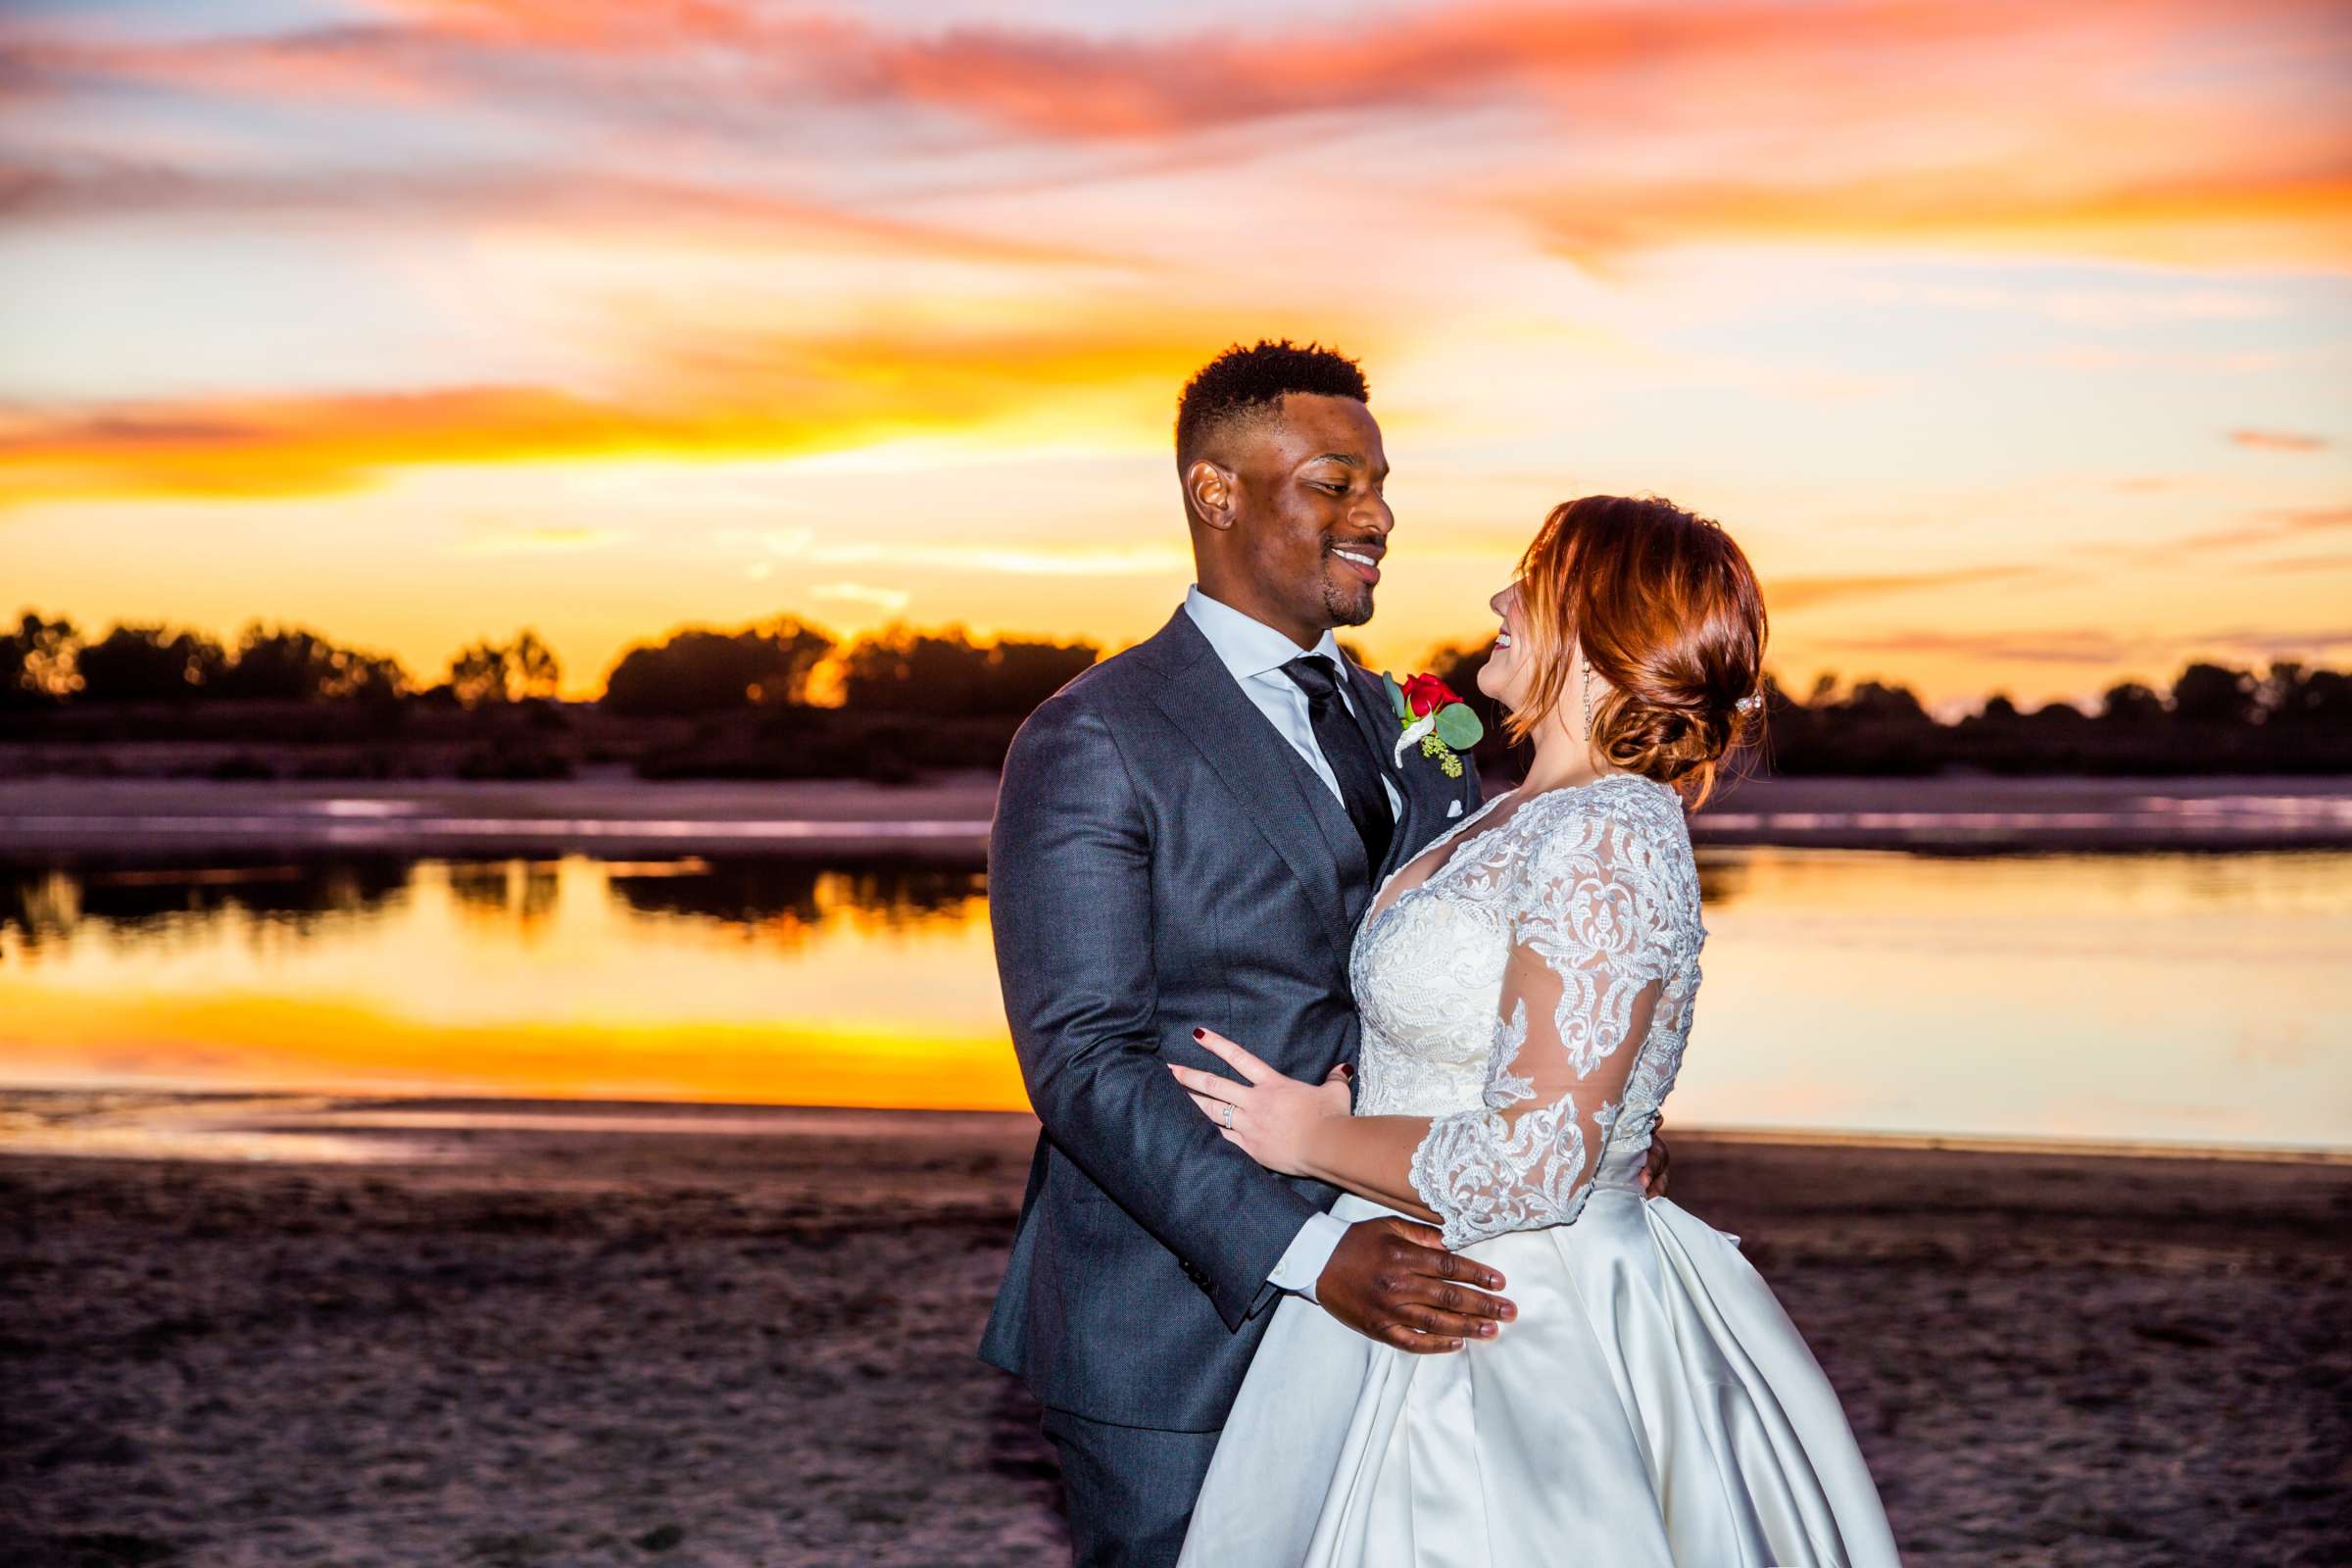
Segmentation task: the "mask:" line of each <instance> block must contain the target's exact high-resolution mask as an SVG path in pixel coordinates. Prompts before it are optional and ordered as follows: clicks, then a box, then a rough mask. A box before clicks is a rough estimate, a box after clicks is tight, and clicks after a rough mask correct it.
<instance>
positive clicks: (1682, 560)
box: [1503, 496, 1767, 807]
mask: <svg viewBox="0 0 2352 1568" xmlns="http://www.w3.org/2000/svg"><path fill="white" fill-rule="evenodd" d="M1519 604H1520V612H1521V613H1522V614H1523V615H1525V616H1526V618H1527V620H1528V622H1529V625H1530V627H1531V629H1532V630H1533V631H1534V632H1535V634H1536V635H1535V643H1536V649H1535V663H1534V666H1533V669H1532V671H1531V680H1530V682H1529V685H1528V690H1527V700H1526V702H1525V703H1524V704H1522V705H1521V706H1520V707H1518V708H1517V709H1515V710H1513V711H1512V712H1511V713H1510V714H1509V715H1508V717H1507V718H1505V720H1504V724H1503V727H1504V728H1505V730H1507V731H1508V732H1509V734H1510V737H1511V739H1512V740H1514V741H1518V740H1524V739H1525V738H1526V737H1527V735H1528V734H1529V732H1531V731H1532V730H1534V728H1535V727H1536V725H1537V724H1538V723H1539V722H1541V721H1542V719H1543V717H1544V714H1546V713H1548V712H1550V711H1552V709H1553V708H1554V707H1555V706H1556V705H1558V704H1560V703H1569V704H1575V703H1579V702H1581V701H1582V694H1581V693H1579V692H1577V691H1575V690H1572V689H1571V684H1570V675H1571V673H1572V671H1573V670H1574V668H1575V663H1576V659H1575V650H1576V648H1577V646H1578V645H1579V644H1580V643H1581V644H1582V645H1583V647H1584V650H1585V658H1586V659H1587V660H1589V661H1590V662H1592V665H1593V671H1594V673H1595V674H1597V675H1598V676H1599V677H1600V678H1601V679H1602V680H1605V681H1607V682H1608V683H1609V686H1610V687H1611V688H1612V689H1611V690H1610V691H1608V692H1607V693H1606V694H1605V695H1600V696H1598V697H1597V698H1596V700H1595V701H1594V702H1593V753H1594V755H1595V756H1597V757H1599V758H1601V759H1603V760H1606V761H1607V762H1608V763H1609V764H1610V765H1611V766H1614V767H1620V768H1624V769H1625V770H1627V771H1628V772H1633V773H1640V774H1642V776H1644V777H1646V778H1653V779H1656V780H1657V781H1658V782H1659V783H1661V784H1670V785H1672V786H1674V787H1675V788H1676V789H1678V790H1680V791H1681V792H1682V794H1683V796H1684V798H1685V799H1686V800H1687V801H1689V802H1690V804H1691V805H1692V806H1694V807H1695V806H1697V805H1700V804H1702V803H1703V802H1704V801H1705V800H1706V798H1707V795H1708V794H1709V792H1710V791H1712V790H1713V789H1714V787H1715V780H1716V773H1717V770H1718V769H1719V768H1720V767H1721V766H1722V764H1723V760H1724V758H1725V756H1726V755H1727V754H1729V753H1730V752H1731V751H1732V750H1733V748H1735V747H1738V746H1741V745H1745V744H1747V743H1749V742H1751V741H1752V740H1754V739H1755V737H1756V736H1757V735H1758V733H1759V732H1760V731H1761V729H1762V726H1763V719H1764V703H1763V698H1762V696H1761V695H1760V693H1759V686H1760V683H1761V682H1762V679H1763V675H1764V639H1765V634H1766V629H1767V628H1766V623H1765V617H1764V596H1763V594H1762V593H1761V592H1760V591H1759V590H1758V589H1757V587H1756V575H1755V572H1754V571H1753V570H1751V569H1750V568H1749V566H1748V564H1747V557H1746V556H1745V555H1744V554H1742V553H1741V551H1740V547H1739V546H1738V545H1737V544H1735V543H1733V542H1732V536H1731V535H1730V534H1728V533H1725V532H1724V531H1723V527H1722V525H1721V524H1719V523H1716V522H1712V521H1710V520H1709V519H1707V518H1705V517H1701V516H1698V515H1695V514H1693V513H1689V512H1685V511H1684V510H1683V509H1682V508H1680V507H1678V506H1675V505H1674V504H1673V503H1672V502H1668V501H1660V500H1655V499H1633V498H1628V497H1624V496H1586V497H1585V498H1583V499H1582V500H1579V501H1571V502H1568V503H1567V504H1566V505H1564V506H1560V507H1555V508H1553V509H1552V513H1551V515H1550V516H1548V517H1545V518H1544V526H1543V528H1542V529H1540V530H1539V531H1538V532H1537V534H1536V537H1535V541H1534V542H1533V543H1532V544H1530V545H1529V546H1528V547H1527V553H1526V554H1525V555H1524V556H1522V557H1520V560H1519ZM1569 711H1570V713H1571V715H1572V722H1571V728H1574V727H1575V724H1574V718H1573V715H1576V714H1577V712H1578V710H1576V709H1574V708H1571V709H1570V710H1569Z"/></svg>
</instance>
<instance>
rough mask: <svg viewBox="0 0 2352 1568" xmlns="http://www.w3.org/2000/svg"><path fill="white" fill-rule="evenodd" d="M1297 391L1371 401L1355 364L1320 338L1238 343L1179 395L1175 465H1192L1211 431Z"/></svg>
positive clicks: (1265, 409) (1259, 412) (1270, 406)
mask: <svg viewBox="0 0 2352 1568" xmlns="http://www.w3.org/2000/svg"><path fill="white" fill-rule="evenodd" d="M1293 392H1307V393H1313V394H1315V395H1317V396H1321V397H1332V398H1353V399H1355V401H1356V402H1358V403H1369V402H1371V401H1372V397H1371V388H1370V387H1368V386H1366V385H1365V384H1364V372H1363V371H1362V370H1361V369H1359V368H1357V367H1356V363H1355V362H1354V361H1353V360H1351V359H1349V358H1348V356H1346V355H1345V354H1341V353H1339V352H1338V351H1336V350H1333V349H1327V348H1325V347H1323V345H1322V344H1320V343H1309V344H1308V345H1306V347H1304V348H1300V347H1299V345H1298V344H1296V343H1294V342H1292V341H1291V340H1290V339H1289V338H1287V337H1286V338H1283V339H1282V340H1281V341H1279V342H1268V341H1267V340H1266V339H1264V338H1260V339H1258V340H1257V341H1256V342H1255V343H1252V344H1251V345H1250V347H1248V348H1244V347H1242V346H1241V345H1240V344H1239V343H1236V344H1235V345H1234V346H1233V347H1231V348H1229V349H1227V350H1226V351H1225V352H1224V353H1222V354H1220V355H1218V356H1217V357H1216V358H1215V359H1213V360H1211V361H1209V362H1208V363H1207V364H1206V365H1204V366H1202V367H1201V369H1200V371H1199V373H1197V374H1196V375H1194V377H1193V378H1192V379H1191V380H1190V381H1187V382H1186V383H1185V384H1184V396H1183V397H1181V398H1179V399H1177V400H1176V465H1177V466H1178V467H1179V468H1182V467H1187V466H1191V464H1192V461H1193V459H1194V458H1196V457H1198V456H1199V455H1200V452H1201V443H1202V441H1203V440H1205V439H1206V438H1207V437H1208V436H1209V435H1210V434H1211V433H1212V432H1214V431H1215V430H1217V429H1219V428H1221V427H1222V426H1224V425H1226V424H1228V423H1231V422H1233V421H1236V420H1240V419H1246V418H1250V417H1254V416H1257V415H1262V414H1267V413H1271V412H1272V411H1273V410H1274V408H1275V407H1276V406H1277V405H1279V404H1280V403H1281V402H1282V400H1283V399H1284V398H1285V397H1287V396H1289V395H1290V394H1291V393H1293Z"/></svg>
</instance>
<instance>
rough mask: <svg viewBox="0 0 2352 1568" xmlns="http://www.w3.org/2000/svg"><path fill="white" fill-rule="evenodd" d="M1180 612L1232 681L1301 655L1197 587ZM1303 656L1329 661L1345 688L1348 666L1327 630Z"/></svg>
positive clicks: (1272, 631)
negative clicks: (1210, 649)
mask: <svg viewBox="0 0 2352 1568" xmlns="http://www.w3.org/2000/svg"><path fill="white" fill-rule="evenodd" d="M1184 613H1186V614H1188V615H1190V616H1192V617H1193V624H1194V625H1196V626H1198V627H1200V628H1201V636H1203V637H1206V638H1207V639H1208V646H1209V647H1210V648H1212V649H1214V650H1215V651H1216V655H1217V658H1218V659H1219V660H1220V661H1221V662H1223V663H1224V665H1225V667H1226V668H1227V669H1229V670H1231V671H1233V678H1234V679H1235V680H1249V679H1250V678H1251V677H1252V676H1257V675H1267V674H1271V673H1273V672H1274V671H1275V670H1278V669H1280V668H1281V667H1282V666H1283V665H1285V664H1287V663H1289V662H1291V661H1292V660H1294V659H1297V658H1298V657H1299V654H1300V652H1301V651H1302V650H1301V649H1300V648H1299V645H1298V644H1297V643H1295V642H1293V641H1291V640H1290V639H1289V638H1288V637H1285V636H1284V635H1283V634H1282V633H1280V632H1278V631H1276V630H1275V629H1274V628H1273V627H1271V626H1269V625H1267V624H1266V623H1265V622H1264V621H1262V620H1259V619H1257V618H1255V617H1254V616H1250V615H1245V614H1243V613H1241V612H1240V611H1238V610H1236V609H1234V608H1233V607H1232V606H1231V605H1228V604H1224V603H1221V602H1219V601H1218V600H1214V599H1211V598H1209V597H1208V595H1206V594H1204V593H1202V592H1201V589H1200V586H1199V585H1198V584H1196V585H1194V586H1193V587H1191V588H1188V589H1186V590H1185V593H1184ZM1303 652H1306V653H1310V654H1321V655H1322V656H1323V657H1324V658H1325V659H1328V660H1330V661H1331V664H1332V668H1333V669H1334V670H1336V671H1337V672H1338V674H1339V677H1340V681H1341V683H1342V684H1343V685H1345V684H1346V682H1347V680H1348V662H1347V660H1345V659H1344V658H1342V657H1341V656H1340V643H1339V639H1338V638H1337V637H1335V636H1333V635H1332V633H1331V629H1330V628H1329V627H1325V628H1324V631H1323V637H1322V640H1321V641H1319V642H1317V643H1316V644H1315V646H1314V647H1312V648H1309V649H1305V650H1303Z"/></svg>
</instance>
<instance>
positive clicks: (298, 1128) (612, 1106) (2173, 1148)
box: [0, 1083, 2352, 1166]
mask: <svg viewBox="0 0 2352 1568" xmlns="http://www.w3.org/2000/svg"><path fill="white" fill-rule="evenodd" d="M1036 1129H1037V1118H1036V1117H1035V1116H1033V1115H1031V1114H1030V1113H1029V1112H1027V1111H1025V1110H956V1109H948V1110H928V1109H916V1108H907V1107H903V1106H891V1105H797V1104H789V1103H779V1102H760V1101H707V1100H613V1099H606V1098H601V1097H582V1098H578V1099H566V1098H562V1097H551V1096H546V1095H518V1096H514V1097H504V1096H497V1095H440V1094H416V1093H406V1094H403V1093H380V1092H368V1091H361V1090H332V1089H321V1090H300V1089H286V1090H236V1089H181V1088H162V1087H158V1088H124V1087H116V1086H106V1085H87V1086H73V1085H41V1086H37V1087H29V1086H28V1087H20V1086H14V1085H9V1084H5V1083H0V1156H7V1155H58V1154H73V1153H80V1154H86V1155H91V1156H102V1157H115V1158H139V1157H151V1158H170V1157H175V1156H178V1157H208V1155H209V1154H211V1153H213V1152H215V1151H214V1150H208V1145H212V1146H215V1149H217V1150H221V1151H234V1152H232V1153H229V1154H228V1156H227V1157H234V1158H239V1159H254V1158H262V1159H267V1158H272V1157H280V1158H289V1159H295V1160H300V1159H302V1158H304V1157H333V1158H336V1159H337V1160H338V1161H340V1160H341V1159H350V1158H358V1159H362V1160H367V1159H369V1158H371V1157H385V1158H417V1157H422V1158H431V1159H443V1158H452V1157H462V1156H464V1155H465V1154H466V1152H469V1151H473V1150H476V1149H478V1148H479V1147H480V1140H482V1139H484V1138H488V1139H491V1140H509V1139H514V1138H517V1137H524V1138H527V1137H530V1136H534V1135H548V1136H553V1135H582V1136H586V1135H594V1136H598V1137H605V1136H613V1135H632V1134H633V1135H644V1136H655V1137H712V1136H721V1135H723V1136H726V1137H782V1138H810V1137H824V1138H843V1137H861V1136H872V1137H889V1136H894V1135H898V1134H901V1133H905V1134H908V1135H919V1136H922V1137H928V1138H938V1137H946V1136H950V1135H953V1136H957V1137H963V1136H986V1137H989V1138H1000V1137H1002V1138H1007V1139H1011V1140H1012V1141H1013V1142H1015V1143H1025V1142H1026V1141H1027V1140H1028V1139H1030V1138H1033V1137H1034V1136H1035V1133H1036ZM1673 1136H1674V1139H1675V1141H1676V1142H1677V1143H1678V1144H1681V1143H1684V1142H1686V1141H1687V1142H1689V1143H1690V1144H1691V1145H1693V1146H1697V1147H1707V1148H1717V1147H1720V1148H1740V1149H1749V1148H1752V1149H1757V1150H1766V1149H1784V1150H1791V1151H1803V1150H1811V1151H1816V1152H1830V1151H1834V1150H1845V1151H1851V1152H1874V1151H1875V1152H1882V1153H1887V1154H1901V1153H1915V1154H1965V1155H1979V1156H1983V1157H1985V1158H1989V1159H2001V1158H2036V1159H2041V1158H2046V1159H2096V1160H2162V1161H2165V1162H2168V1163H2172V1162H2178V1161H2198V1160H2204V1161H2212V1162H2218V1163H2226V1164H2260V1165H2315V1166H2319V1165H2327V1166H2352V1148H2346V1149H2323V1148H2301V1147H2298V1148H2267V1147H2263V1146H2259V1145H2232V1144H2166V1143H2150V1142H2146V1141H2133V1142H2124V1141H2113V1142H2109V1141H2101V1140H2097V1139H2066V1138H2043V1137H2024V1136H2021V1137H2003V1136H1995V1135H1979V1134H1944V1133H1900V1132H1847V1131H1839V1130H1835V1129H1824V1130H1814V1129H1808V1128H1728V1127H1703V1126H1678V1127H1676V1128H1675V1129H1674V1134H1673ZM368 1144H373V1145H377V1146H379V1148H378V1151H377V1152H376V1153H375V1154H373V1155H370V1153H369V1152H368V1149H367V1148H365V1147H363V1146H365V1145H368ZM329 1146H336V1147H339V1148H340V1149H341V1151H342V1152H341V1153H339V1154H334V1155H320V1154H319V1151H323V1150H326V1149H327V1148H328V1147H329ZM273 1150H282V1152H273ZM306 1150H309V1151H313V1153H312V1154H311V1155H309V1156H306V1155H305V1153H304V1151H306ZM141 1151H145V1152H144V1153H142V1152H141Z"/></svg>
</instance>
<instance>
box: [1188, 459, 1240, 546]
mask: <svg viewBox="0 0 2352 1568" xmlns="http://www.w3.org/2000/svg"><path fill="white" fill-rule="evenodd" d="M1184 505H1185V509H1186V510H1187V511H1189V512H1190V513H1191V514H1192V515H1193V520H1194V521H1196V522H1202V523H1206V524H1207V525H1208V526H1209V527H1211V528H1217V529H1225V528H1230V527H1232V526H1233V510H1234V472H1233V470H1232V469H1231V468H1228V467H1224V466H1221V465H1218V464H1215V463H1211V462H1210V461H1209V460H1208V459H1206V458H1195V459H1194V460H1193V463H1192V466H1190V467H1188V468H1186V469H1185V470H1184Z"/></svg>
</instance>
